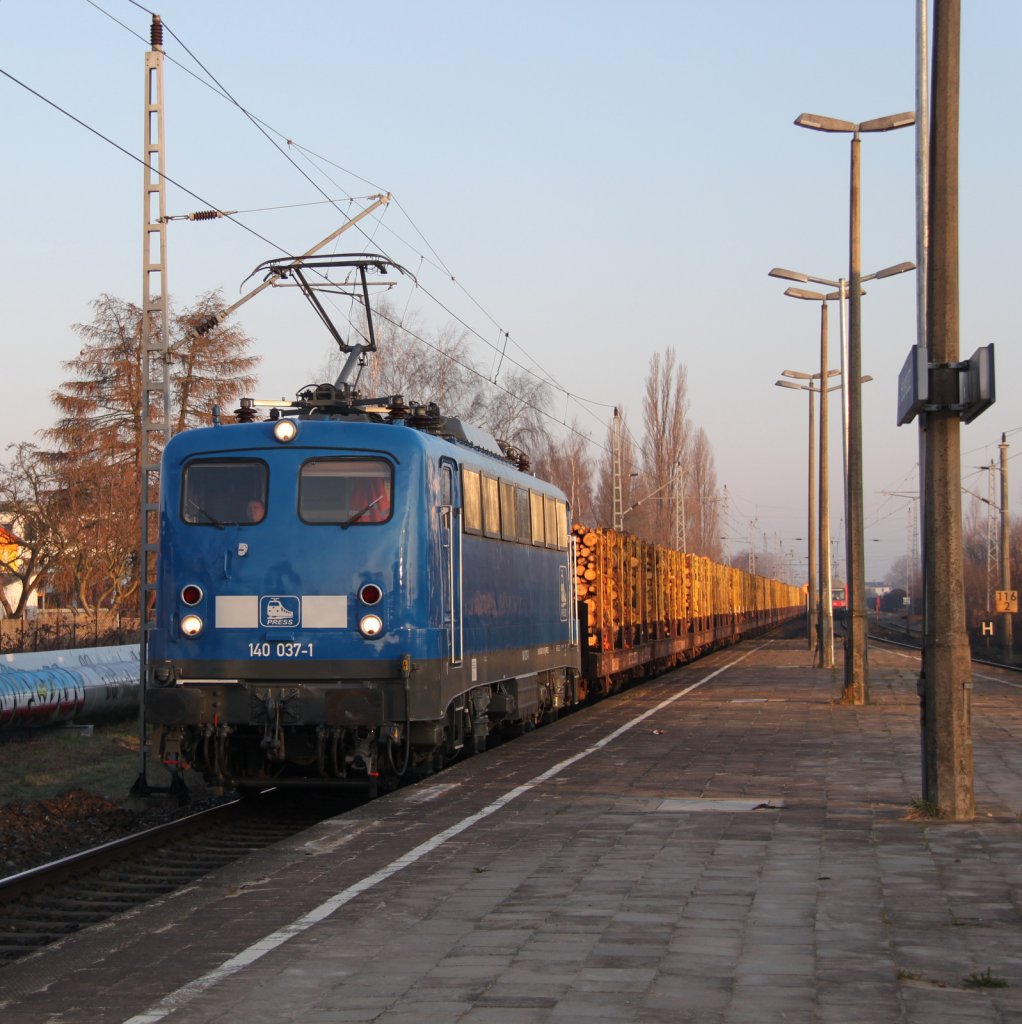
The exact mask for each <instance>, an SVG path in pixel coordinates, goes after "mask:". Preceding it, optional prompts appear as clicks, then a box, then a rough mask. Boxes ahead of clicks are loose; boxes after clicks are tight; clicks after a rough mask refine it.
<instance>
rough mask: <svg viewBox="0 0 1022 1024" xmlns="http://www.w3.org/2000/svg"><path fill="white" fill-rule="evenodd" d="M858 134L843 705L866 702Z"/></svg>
mask: <svg viewBox="0 0 1022 1024" xmlns="http://www.w3.org/2000/svg"><path fill="white" fill-rule="evenodd" d="M860 146H861V142H860V139H859V133H858V132H855V133H854V134H853V135H852V152H851V174H850V177H851V195H850V199H849V207H850V208H849V232H848V257H849V258H848V264H849V269H848V376H847V377H846V378H845V381H844V385H845V392H846V394H847V395H848V482H847V494H848V509H847V515H848V518H847V521H846V523H845V574H846V581H847V584H848V609H847V612H846V615H847V623H848V629H847V633H846V635H845V685H844V693H843V695H842V701H843V702H844V703H845V704H866V703H867V702H868V701H869V664H868V661H867V654H866V625H867V623H866V586H865V583H866V552H865V525H864V523H863V511H862V281H861V277H862V270H861V258H860V239H859V147H860Z"/></svg>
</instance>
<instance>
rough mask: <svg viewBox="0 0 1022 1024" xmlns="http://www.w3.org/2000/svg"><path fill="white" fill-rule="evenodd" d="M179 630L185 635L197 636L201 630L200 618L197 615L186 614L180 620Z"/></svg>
mask: <svg viewBox="0 0 1022 1024" xmlns="http://www.w3.org/2000/svg"><path fill="white" fill-rule="evenodd" d="M181 632H182V633H184V635H185V636H198V635H199V634H200V633H201V632H202V619H200V618H199V616H198V615H186V616H185V617H184V618H183V619H182V620H181Z"/></svg>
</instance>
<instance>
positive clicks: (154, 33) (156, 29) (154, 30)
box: [149, 14, 163, 50]
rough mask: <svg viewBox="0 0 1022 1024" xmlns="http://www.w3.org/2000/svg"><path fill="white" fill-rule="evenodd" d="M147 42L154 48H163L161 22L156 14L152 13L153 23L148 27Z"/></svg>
mask: <svg viewBox="0 0 1022 1024" xmlns="http://www.w3.org/2000/svg"><path fill="white" fill-rule="evenodd" d="M149 42H150V45H151V46H152V48H153V49H154V50H162V49H163V22H162V21H160V16H159V15H158V14H154V15H153V24H152V27H151V28H150V29H149Z"/></svg>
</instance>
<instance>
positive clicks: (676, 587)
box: [571, 524, 804, 650]
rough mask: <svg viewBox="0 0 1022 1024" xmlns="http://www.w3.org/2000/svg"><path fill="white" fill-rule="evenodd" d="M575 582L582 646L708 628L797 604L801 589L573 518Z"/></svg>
mask: <svg viewBox="0 0 1022 1024" xmlns="http://www.w3.org/2000/svg"><path fill="white" fill-rule="evenodd" d="M571 533H572V537H573V540H574V544H575V588H576V593H577V594H578V599H579V601H581V602H582V603H583V604H584V605H585V609H586V614H585V619H586V620H587V622H588V638H587V639H588V646H589V647H596V648H600V649H603V650H609V649H611V648H615V649H617V648H622V647H633V646H636V645H637V644H640V643H643V642H645V641H649V640H658V639H661V638H663V637H674V636H678V635H680V634H681V633H682V632H685V631H688V630H695V631H696V632H699V631H700V630H706V629H709V628H711V626H712V624H713V621H714V618H715V617H716V616H721V615H723V616H734V617H736V619H741V618H742V617H744V616H746V615H748V614H749V613H761V612H764V611H767V610H779V611H780V610H787V609H792V608H794V609H797V608H801V607H802V604H803V599H804V593H803V590H802V588H800V587H794V586H790V585H789V584H786V583H781V582H780V581H778V580H768V579H765V578H764V577H761V576H752V575H750V574H749V573H747V572H745V571H743V570H740V569H737V568H734V567H732V566H729V565H720V564H718V563H716V562H713V561H711V560H710V559H709V558H704V557H702V556H700V555H692V554H684V553H683V552H681V551H675V550H673V549H672V548H666V547H661V546H660V545H658V544H650V543H648V542H647V541H644V540H641V539H640V538H639V537H635V536H633V535H632V534H629V533H617V532H616V531H614V530H611V529H606V528H600V529H591V528H589V527H588V526H580V525H578V524H575V525H574V526H572V528H571Z"/></svg>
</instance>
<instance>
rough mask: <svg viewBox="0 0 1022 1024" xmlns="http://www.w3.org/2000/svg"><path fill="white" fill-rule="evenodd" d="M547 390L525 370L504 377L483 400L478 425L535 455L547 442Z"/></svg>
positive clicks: (500, 438)
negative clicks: (484, 402) (484, 405)
mask: <svg viewBox="0 0 1022 1024" xmlns="http://www.w3.org/2000/svg"><path fill="white" fill-rule="evenodd" d="M549 404H550V389H549V388H548V387H547V385H546V384H544V383H543V381H541V380H540V379H539V378H538V377H534V376H533V375H532V374H530V373H526V372H525V371H524V370H519V371H516V372H514V373H508V374H505V375H504V378H503V380H502V381H501V383H500V384H499V386H497V387H495V388H493V389H492V390H491V392H490V394H489V395H488V396H487V398H486V407H485V409H484V410H483V411H482V418H481V422H480V426H482V427H484V428H485V429H486V430H488V431H489V432H490V433H491V434H492V435H493V436H494V437H495V438H497V439H498V440H500V441H506V442H507V443H508V444H510V445H514V447H515V448H519V449H521V450H522V451H524V452H527V453H530V454H534V453H537V452H542V451H543V450H544V449H545V448H546V446H547V445H548V443H549V435H548V433H547V428H546V410H547V407H548V406H549Z"/></svg>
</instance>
